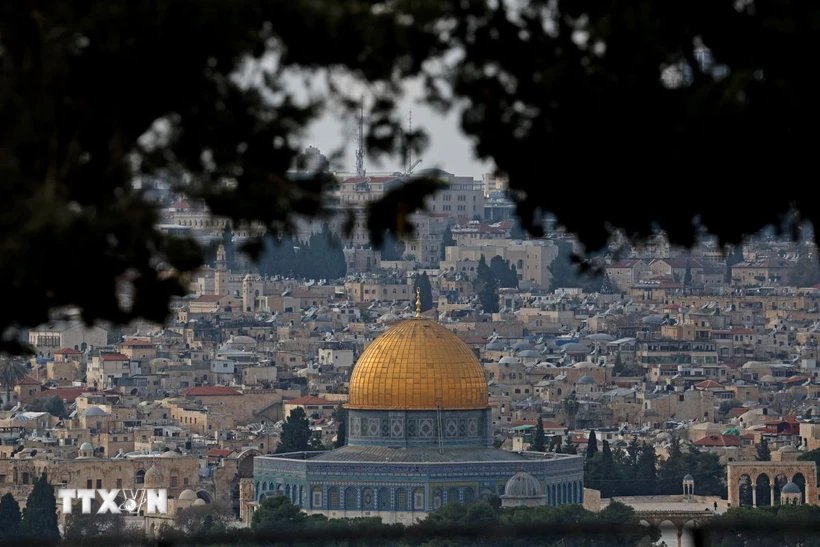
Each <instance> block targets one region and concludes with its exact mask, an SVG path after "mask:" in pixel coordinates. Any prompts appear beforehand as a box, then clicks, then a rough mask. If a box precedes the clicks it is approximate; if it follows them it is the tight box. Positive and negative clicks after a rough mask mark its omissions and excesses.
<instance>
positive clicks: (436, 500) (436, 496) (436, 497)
mask: <svg viewBox="0 0 820 547" xmlns="http://www.w3.org/2000/svg"><path fill="white" fill-rule="evenodd" d="M439 507H441V488H436V489H435V490H433V510H436V509H438V508H439Z"/></svg>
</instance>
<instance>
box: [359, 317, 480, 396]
mask: <svg viewBox="0 0 820 547" xmlns="http://www.w3.org/2000/svg"><path fill="white" fill-rule="evenodd" d="M436 405H438V406H439V408H441V409H442V410H466V409H480V408H487V405H488V391H487V380H486V379H485V376H484V369H483V368H482V367H481V363H479V362H478V359H477V358H476V356H475V354H474V353H473V352H472V350H471V349H470V348H469V347H468V346H467V344H465V343H464V342H462V341H461V339H459V338H458V337H457V336H456V335H455V334H453V333H452V332H450V331H449V330H447V328H446V327H444V326H442V325H439V324H438V323H435V322H433V321H429V320H427V319H420V318H416V319H409V320H407V321H404V322H402V323H399V324H398V325H396V326H394V327H392V328H390V329H389V330H388V331H387V332H385V333H384V334H382V335H381V336H379V337H378V338H376V339H375V340H374V341H373V342H372V343H371V344H370V345H369V346H368V347H367V349H366V350H365V351H364V353H362V355H361V357H359V360H358V361H357V362H356V366H355V367H354V368H353V376H352V377H351V379H350V398H349V401H348V404H347V407H348V408H354V409H401V410H435V409H436Z"/></svg>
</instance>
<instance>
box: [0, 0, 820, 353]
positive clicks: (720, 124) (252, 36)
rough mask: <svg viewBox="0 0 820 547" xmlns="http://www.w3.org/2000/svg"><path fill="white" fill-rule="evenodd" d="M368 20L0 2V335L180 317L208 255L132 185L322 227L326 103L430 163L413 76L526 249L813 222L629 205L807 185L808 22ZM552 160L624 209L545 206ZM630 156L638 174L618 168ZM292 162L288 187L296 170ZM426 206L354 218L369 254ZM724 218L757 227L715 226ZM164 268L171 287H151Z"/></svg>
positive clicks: (384, 13) (394, 196) (557, 14)
mask: <svg viewBox="0 0 820 547" xmlns="http://www.w3.org/2000/svg"><path fill="white" fill-rule="evenodd" d="M365 6H366V7H365ZM365 6H362V5H361V4H360V3H356V2H353V3H351V2H345V1H341V0H329V3H328V2H312V1H309V0H297V1H293V2H261V3H260V2H251V1H248V0H237V1H235V2H231V3H230V5H229V6H227V7H226V6H222V5H220V6H219V7H217V6H213V5H210V4H208V3H200V4H197V5H196V6H195V7H192V6H191V5H190V4H189V3H186V2H181V1H180V0H156V1H155V2H153V3H151V4H150V5H148V6H143V5H142V4H141V3H134V2H126V1H124V0H113V3H112V2H106V3H104V4H90V3H71V4H70V5H63V4H48V5H44V6H40V7H39V8H38V9H36V10H35V9H32V8H31V7H30V6H29V4H28V3H25V2H6V3H5V5H4V6H3V8H2V11H0V37H2V38H0V40H1V41H0V51H2V53H0V64H2V68H3V73H4V74H8V75H13V77H12V78H8V79H7V81H8V84H7V85H4V86H3V87H2V88H0V119H2V120H3V123H2V132H0V170H2V177H0V180H2V190H3V196H4V199H3V200H2V204H0V222H2V225H3V226H4V228H5V229H4V230H3V231H2V234H3V235H2V239H0V249H2V256H1V257H0V258H1V259H0V285H2V286H4V287H7V289H8V293H9V295H10V297H9V298H10V299H11V300H10V301H9V302H6V305H5V306H4V308H3V311H1V312H0V332H3V333H5V332H6V331H7V329H9V328H16V327H27V326H35V325H38V324H40V323H43V322H45V321H47V320H48V319H49V312H50V311H51V310H53V309H55V308H62V307H64V306H66V305H77V306H78V307H79V308H80V309H81V310H82V313H83V317H84V318H85V319H86V320H88V321H91V320H93V319H105V320H110V321H113V322H115V323H122V322H126V321H127V320H129V319H131V318H133V317H145V318H147V319H150V320H156V321H161V320H163V319H164V318H165V317H166V315H167V313H168V303H169V299H170V297H171V296H172V295H182V294H183V293H184V283H183V281H182V279H184V276H182V275H179V274H182V273H184V272H186V271H190V270H192V269H194V268H196V267H198V266H199V265H200V264H201V263H202V260H203V252H202V249H201V247H200V246H199V245H198V244H197V243H196V242H195V241H193V240H192V239H179V238H169V237H167V236H165V235H163V234H162V233H160V232H159V231H158V230H156V229H155V228H154V226H155V224H156V223H157V221H158V220H159V218H158V215H157V212H156V210H155V207H154V204H153V203H152V202H151V201H150V199H149V197H148V193H147V192H144V191H143V190H141V189H139V188H137V189H135V187H134V184H133V181H134V179H135V176H138V177H140V178H139V181H140V182H141V183H145V184H147V183H149V182H151V181H152V180H154V179H157V178H162V179H164V181H170V182H171V183H173V184H175V185H178V186H180V187H182V189H183V190H184V191H185V193H186V194H188V195H190V196H191V197H192V198H195V199H203V200H204V201H205V202H206V203H207V205H208V206H209V207H210V209H211V210H212V211H213V212H214V213H215V214H217V215H221V216H225V217H228V218H230V219H231V220H232V222H234V227H236V228H238V227H240V226H244V225H247V224H248V223H249V222H251V221H258V222H259V223H261V225H263V226H264V227H265V228H266V229H267V230H268V231H270V232H271V233H272V234H275V235H277V236H278V235H280V234H282V233H293V232H294V224H295V221H296V219H297V218H302V217H315V216H322V215H325V216H326V215H327V214H328V211H327V200H325V199H324V197H325V196H324V191H325V190H326V189H328V188H330V187H332V186H333V185H334V181H333V177H332V175H331V171H330V166H328V165H320V166H310V167H309V166H308V164H307V158H306V157H302V156H300V154H299V150H301V149H302V147H303V146H304V144H305V142H304V134H305V131H304V130H305V128H306V127H307V126H308V125H309V124H310V123H312V122H313V121H315V120H316V119H317V118H318V117H319V116H320V115H321V114H322V113H323V112H326V111H328V110H329V109H330V108H331V107H336V106H338V107H341V108H342V109H343V110H344V111H345V112H347V113H352V112H353V111H355V109H356V108H357V107H358V103H359V92H360V88H361V87H365V88H367V89H368V90H369V91H371V92H372V93H373V94H374V96H373V97H371V99H370V101H369V102H370V104H369V110H370V113H369V114H370V115H369V118H370V123H369V124H368V127H367V149H368V152H369V155H370V156H371V158H372V159H379V158H380V157H382V156H383V155H384V153H386V152H393V153H395V155H401V153H402V152H403V151H407V149H408V148H409V149H412V150H413V151H415V152H418V151H420V149H421V148H423V145H424V143H425V142H426V139H425V137H424V135H423V134H422V132H419V131H414V132H412V133H410V134H408V135H406V137H407V138H405V139H401V138H400V126H401V122H400V120H399V118H400V117H401V116H400V115H399V113H398V112H397V111H396V108H395V105H396V98H397V97H398V96H399V94H400V93H401V85H400V83H401V82H402V81H403V80H404V79H406V78H409V77H418V78H419V79H420V81H421V82H422V83H423V86H424V89H425V92H426V95H425V99H424V100H425V101H426V102H427V103H428V104H430V105H432V106H433V107H434V108H435V109H436V110H437V112H439V113H440V114H442V115H443V114H445V113H446V112H448V111H449V110H451V109H456V110H458V113H459V114H460V116H461V127H462V129H463V130H464V132H465V133H466V134H467V135H468V137H469V138H470V139H471V140H472V141H473V142H474V144H475V152H476V155H477V156H478V157H479V158H482V159H492V160H493V161H494V162H495V164H496V165H497V167H498V169H499V171H500V172H502V173H504V174H506V175H507V176H508V178H509V186H510V190H511V195H512V196H513V197H514V198H515V199H516V204H517V212H518V214H519V216H520V218H521V222H522V224H523V227H525V228H527V229H528V230H530V232H531V233H532V234H533V235H536V236H538V235H541V229H540V226H541V220H542V219H543V214H542V213H543V212H544V211H547V210H548V211H550V212H551V213H553V214H554V215H555V217H556V220H557V222H558V223H559V224H561V225H563V226H564V227H565V228H566V229H567V230H568V231H569V232H572V233H576V234H578V235H579V237H580V239H581V241H582V242H583V244H584V245H585V247H586V248H587V249H589V250H597V249H600V248H602V247H604V246H605V245H606V243H607V241H608V239H609V237H610V235H611V227H613V226H614V227H618V228H621V229H623V231H624V232H625V233H627V234H629V235H630V236H632V235H634V236H636V237H644V236H648V235H650V234H652V233H653V232H654V230H655V229H657V228H662V229H664V230H665V231H666V232H667V234H668V235H669V237H670V239H671V241H672V243H675V244H682V245H687V246H688V245H691V244H693V243H694V242H695V241H696V238H697V236H698V234H699V229H700V227H701V226H705V227H706V228H708V229H709V230H710V231H712V232H713V233H716V234H717V235H718V236H719V237H720V238H721V242H722V243H727V242H728V243H738V242H740V241H741V240H742V237H743V236H744V235H746V234H750V233H754V232H756V231H757V230H758V229H760V228H761V227H763V226H764V225H766V224H769V223H771V224H775V225H776V226H781V225H782V223H781V215H783V214H784V213H786V212H787V211H788V210H789V209H790V208H791V207H793V206H796V207H797V209H798V210H799V211H800V212H801V214H802V218H803V219H807V220H809V221H812V222H814V223H815V224H818V222H817V221H818V220H819V219H820V209H818V208H817V206H816V204H815V203H814V202H813V201H812V200H811V198H806V197H795V196H794V195H792V193H790V192H787V191H783V192H771V193H770V195H769V196H768V197H767V200H766V208H765V209H763V210H761V209H759V208H757V207H756V206H757V204H758V203H757V199H758V196H757V195H753V194H749V195H738V194H737V193H736V192H734V190H732V189H730V188H728V187H727V188H722V187H717V188H715V189H713V191H712V193H711V194H710V196H709V199H703V196H701V195H699V194H698V193H697V192H681V193H678V194H676V196H675V206H674V207H672V208H668V209H667V210H665V211H664V214H663V215H661V216H660V217H655V218H653V217H652V215H648V214H646V210H645V208H644V207H643V205H642V202H641V201H640V200H635V199H634V196H635V195H643V194H645V193H647V192H650V191H652V189H653V188H654V185H655V182H656V177H657V173H658V171H659V170H662V169H667V168H668V166H669V165H674V166H675V168H674V170H673V171H674V172H673V173H671V174H670V173H667V176H668V178H670V177H671V179H673V180H671V181H670V184H673V185H674V184H677V183H684V182H686V181H691V180H696V179H697V178H698V177H699V176H700V175H701V174H702V169H703V166H704V165H709V166H711V167H710V169H711V171H710V172H711V173H715V174H718V175H720V176H728V175H729V174H731V176H732V177H734V178H736V179H738V180H753V179H755V178H758V177H760V176H767V175H769V176H772V177H781V178H782V177H783V176H789V175H794V176H799V175H800V174H802V173H805V172H808V171H809V169H810V168H811V166H808V165H806V164H807V163H808V162H809V161H810V158H811V157H812V150H811V145H810V142H808V141H807V140H806V139H805V138H804V137H803V135H804V134H806V133H807V132H808V131H809V130H811V128H813V127H815V126H816V121H817V119H818V112H817V109H816V108H815V107H814V93H812V91H813V89H814V84H813V81H812V80H811V79H810V78H809V77H808V76H807V74H806V70H805V66H806V63H803V62H798V61H799V60H800V55H804V56H805V55H809V53H808V52H811V51H813V49H814V48H813V46H812V44H813V43H815V42H816V41H817V40H816V37H815V33H813V30H812V27H811V26H810V25H808V23H807V22H810V21H814V20H815V19H816V17H817V14H818V10H820V7H817V6H815V5H814V4H812V3H805V4H799V5H795V4H794V3H790V2H785V0H780V1H774V2H770V3H767V4H765V5H760V3H751V2H742V3H736V2H735V3H732V2H717V3H716V2H702V3H699V4H670V3H665V2H654V3H649V2H644V3H642V4H641V5H640V8H639V9H624V10H613V9H612V5H611V3H610V2H604V1H600V0H598V1H593V0H590V1H585V2H562V1H558V2H550V3H547V2H543V1H534V2H529V3H525V4H523V5H520V6H519V5H516V6H510V5H508V4H507V3H504V2H454V1H438V0H436V1H433V0H422V1H413V2H411V1H409V0H399V1H398V2H389V3H387V2H376V3H375V4H373V5H372V6H371V5H370V4H366V5H365ZM225 21H230V22H231V24H230V25H226V24H225ZM442 29H446V30H442ZM579 32H580V33H581V34H582V35H583V37H584V39H578V36H579ZM112 36H116V37H117V38H116V39H114V38H111V37H112ZM317 36H318V37H321V41H322V43H321V44H318V45H317V44H316V39H317ZM729 36H731V37H732V39H728V38H727V37H729ZM317 46H318V47H317ZM453 52H459V55H449V53H453ZM796 55H797V57H795V56H796ZM263 57H265V58H266V63H264V64H261V65H260V64H258V63H257V64H252V63H251V61H260V60H261V59H262V58H263ZM268 59H271V61H270V62H267V60H268ZM452 59H457V60H452ZM796 59H797V60H796ZM237 72H242V75H243V77H241V78H240V77H235V75H236V74H237ZM297 74H300V75H302V76H304V78H305V81H306V82H310V83H311V84H312V85H311V86H309V92H308V93H307V94H306V95H307V96H306V97H305V96H304V95H305V94H304V93H303V94H302V95H301V96H299V97H297V96H296V95H295V94H296V93H297V91H295V90H294V89H292V87H289V86H287V85H286V83H288V82H290V81H292V80H293V79H294V76H295V75H297ZM134 75H137V77H134ZM157 82H162V83H161V85H158V84H157ZM320 84H321V85H323V88H324V91H325V92H324V93H322V90H319V91H317V87H319V86H320ZM356 84H361V85H356ZM624 127H629V128H630V129H631V131H630V134H631V135H632V138H629V139H624V138H623V134H622V132H623V128H624ZM544 150H549V151H550V158H551V163H550V172H551V174H552V176H554V177H556V178H557V179H559V180H561V179H562V178H569V177H571V176H573V175H574V174H575V173H576V171H577V166H579V165H583V166H584V170H585V171H584V173H585V176H586V177H588V178H589V179H591V180H604V179H605V178H607V177H611V176H612V173H613V172H617V171H626V170H628V172H629V176H630V180H631V183H630V191H629V192H626V191H617V190H615V191H612V192H607V193H606V196H604V197H603V198H602V199H588V200H582V201H581V200H579V199H578V198H577V189H576V188H574V187H572V185H566V184H562V185H555V186H554V187H552V186H551V187H550V188H549V190H547V189H546V187H544V186H543V183H542V181H543V170H544V161H543V151H544ZM635 150H641V151H642V154H643V156H644V157H646V158H651V160H650V161H645V162H641V163H640V165H638V164H636V163H635V162H628V163H627V162H624V158H628V157H631V156H632V155H634V151H635ZM330 157H331V161H335V158H336V155H334V154H331V156H330ZM739 157H746V158H749V157H751V158H755V159H756V161H748V162H738V161H737V158H739ZM590 158H593V159H594V161H590ZM692 158H698V160H697V161H692ZM294 164H296V165H297V168H298V172H299V176H294V175H292V174H289V173H290V170H291V167H292V166H294ZM784 166H785V167H784ZM784 168H785V169H786V171H784ZM667 170H668V169H667ZM784 173H785V174H784ZM437 188H438V183H437V182H436V181H434V180H431V179H424V178H420V179H419V180H414V181H412V182H410V183H408V184H406V185H402V186H399V187H398V188H396V189H394V190H391V191H389V192H387V193H386V195H385V196H384V198H383V199H381V200H379V201H378V202H375V203H372V204H368V206H367V213H368V219H367V227H368V229H369V230H370V231H371V233H372V235H373V241H374V243H375V244H376V245H377V246H378V244H379V243H380V240H381V237H382V234H383V233H384V231H385V230H389V231H390V232H391V233H396V234H399V235H402V234H406V233H408V232H409V231H411V226H412V223H410V222H409V221H408V219H407V217H408V215H410V214H412V213H413V212H414V211H416V210H418V209H420V208H422V207H423V206H424V199H425V197H426V196H428V195H429V194H430V193H431V192H434V191H435V190H436V189H437ZM726 203H733V204H734V205H735V206H736V207H738V208H739V209H741V210H752V209H754V210H756V211H757V213H756V214H755V215H735V216H732V215H727V214H726ZM695 218H697V219H698V221H699V224H700V226H698V225H697V223H693V219H695ZM350 224H352V223H350ZM793 225H794V224H791V225H790V226H789V227H793ZM260 247H261V245H260ZM31 249H38V252H37V253H32V252H30V250H31ZM77 257H82V258H83V259H85V260H93V261H94V267H91V268H84V269H83V271H82V272H81V273H80V272H77V273H76V275H75V274H70V273H67V272H66V271H65V270H64V269H59V268H56V269H55V268H53V267H51V266H52V265H53V264H69V263H72V262H73V261H75V260H76V259H77ZM158 258H162V259H163V261H164V262H165V263H167V264H170V265H171V266H172V267H173V268H174V270H175V272H176V273H177V274H178V275H170V276H167V275H166V273H165V272H162V271H160V270H159V269H158V268H157V264H158V262H159V261H158ZM125 273H128V274H129V276H128V277H127V279H128V280H129V281H128V282H129V283H130V284H132V285H133V291H134V297H133V305H132V306H131V307H130V308H127V309H124V308H121V307H120V304H119V302H118V300H117V298H116V295H117V283H118V279H119V280H122V279H123V277H122V276H123V274H125ZM14 339H15V338H14V337H7V338H3V348H5V349H6V350H11V351H19V350H20V347H19V345H18V344H15V342H14Z"/></svg>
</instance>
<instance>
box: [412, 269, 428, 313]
mask: <svg viewBox="0 0 820 547" xmlns="http://www.w3.org/2000/svg"><path fill="white" fill-rule="evenodd" d="M416 289H421V311H422V312H425V311H427V310H431V309H433V287H432V285H431V284H430V277H428V275H427V272H423V273H422V274H421V275H417V276H416V280H415V281H414V282H413V295H414V296H415V294H416ZM414 306H415V303H414Z"/></svg>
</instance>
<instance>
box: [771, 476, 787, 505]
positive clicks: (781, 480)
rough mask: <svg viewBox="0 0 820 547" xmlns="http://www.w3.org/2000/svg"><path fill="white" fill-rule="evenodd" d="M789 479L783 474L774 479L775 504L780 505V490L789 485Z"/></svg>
mask: <svg viewBox="0 0 820 547" xmlns="http://www.w3.org/2000/svg"><path fill="white" fill-rule="evenodd" d="M788 482H789V478H788V477H787V476H786V475H784V474H783V473H780V474H778V475H777V476H776V477H775V478H774V504H775V505H780V490H781V489H782V488H783V487H784V486H786V484H788Z"/></svg>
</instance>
